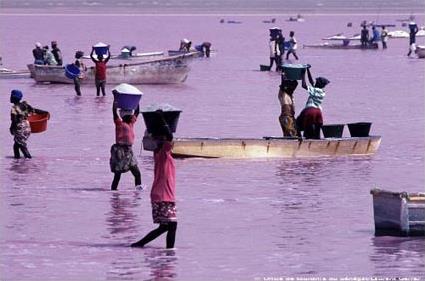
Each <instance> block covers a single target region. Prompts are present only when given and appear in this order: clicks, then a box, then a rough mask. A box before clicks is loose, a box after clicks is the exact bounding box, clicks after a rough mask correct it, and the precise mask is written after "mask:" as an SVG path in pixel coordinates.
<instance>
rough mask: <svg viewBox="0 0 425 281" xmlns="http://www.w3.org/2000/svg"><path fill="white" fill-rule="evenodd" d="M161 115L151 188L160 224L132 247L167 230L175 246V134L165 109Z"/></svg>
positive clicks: (156, 220) (154, 212) (170, 244)
mask: <svg viewBox="0 0 425 281" xmlns="http://www.w3.org/2000/svg"><path fill="white" fill-rule="evenodd" d="M157 112H158V114H159V115H160V116H161V118H162V127H161V128H159V132H160V133H159V134H158V135H156V136H155V135H154V139H155V140H156V143H157V148H156V149H155V151H154V161H155V172H154V181H153V184H152V190H151V203H152V218H153V222H154V223H158V224H159V227H158V228H156V229H154V230H152V231H151V232H149V233H148V234H147V235H146V236H145V237H143V238H142V239H141V240H140V241H138V242H136V243H133V244H131V247H144V246H145V245H146V244H147V243H149V242H151V241H152V240H154V239H156V238H157V237H159V236H160V235H161V234H163V233H165V232H167V244H166V245H167V248H174V242H175V239H176V230H177V217H176V203H175V201H176V200H175V189H176V182H175V176H176V175H175V174H176V172H175V166H174V159H173V157H172V155H171V150H172V147H173V144H172V140H173V135H172V133H171V130H170V128H169V127H168V125H167V123H166V121H165V119H164V118H163V115H162V111H157Z"/></svg>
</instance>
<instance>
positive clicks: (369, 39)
mask: <svg viewBox="0 0 425 281" xmlns="http://www.w3.org/2000/svg"><path fill="white" fill-rule="evenodd" d="M381 27H382V30H381V33H379V31H378V29H377V26H375V25H373V26H372V35H370V34H369V29H368V27H367V25H366V23H363V24H362V30H361V32H360V43H361V46H362V48H368V47H369V46H373V45H375V47H377V46H378V43H379V42H382V48H383V49H386V48H387V41H388V29H387V28H386V27H385V26H384V25H383V26H381Z"/></svg>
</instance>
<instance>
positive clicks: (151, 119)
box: [142, 111, 181, 136]
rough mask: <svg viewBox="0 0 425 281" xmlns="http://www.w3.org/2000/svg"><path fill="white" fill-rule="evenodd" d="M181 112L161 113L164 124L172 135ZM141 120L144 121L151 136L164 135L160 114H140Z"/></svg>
mask: <svg viewBox="0 0 425 281" xmlns="http://www.w3.org/2000/svg"><path fill="white" fill-rule="evenodd" d="M180 112H181V111H163V112H162V115H163V116H164V120H165V122H167V125H168V127H169V128H170V131H171V132H172V133H175V132H176V130H177V124H178V122H179V116H180ZM142 115H143V120H144V121H145V125H146V129H147V130H148V132H149V133H150V134H152V135H153V136H160V135H163V134H164V129H163V121H162V117H161V115H160V113H158V112H155V111H146V112H142Z"/></svg>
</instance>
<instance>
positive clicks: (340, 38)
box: [303, 33, 378, 50]
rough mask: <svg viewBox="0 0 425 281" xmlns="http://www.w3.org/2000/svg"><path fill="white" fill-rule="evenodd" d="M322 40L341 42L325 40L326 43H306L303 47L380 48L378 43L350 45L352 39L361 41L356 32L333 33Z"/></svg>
mask: <svg viewBox="0 0 425 281" xmlns="http://www.w3.org/2000/svg"><path fill="white" fill-rule="evenodd" d="M322 40H325V41H329V42H339V43H329V42H325V43H321V44H313V45H308V44H305V45H303V48H320V49H347V50H352V49H363V50H374V49H378V43H370V44H367V46H366V47H363V46H362V45H361V44H355V45H350V43H351V42H352V41H360V36H359V35H358V34H355V35H353V36H352V37H346V36H344V35H343V34H342V33H339V34H336V35H333V36H330V37H326V38H322Z"/></svg>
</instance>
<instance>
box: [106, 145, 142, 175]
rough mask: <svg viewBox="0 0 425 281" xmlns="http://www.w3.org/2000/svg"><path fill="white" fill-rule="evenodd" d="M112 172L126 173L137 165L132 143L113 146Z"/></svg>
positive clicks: (110, 163)
mask: <svg viewBox="0 0 425 281" xmlns="http://www.w3.org/2000/svg"><path fill="white" fill-rule="evenodd" d="M109 165H110V167H111V172H112V173H125V172H128V171H129V170H130V168H131V167H133V166H136V165H137V160H136V157H134V154H133V149H132V147H131V145H122V144H114V145H112V146H111V159H110V160H109Z"/></svg>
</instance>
